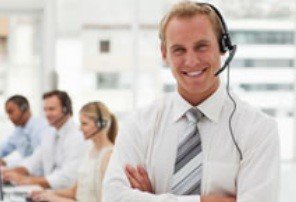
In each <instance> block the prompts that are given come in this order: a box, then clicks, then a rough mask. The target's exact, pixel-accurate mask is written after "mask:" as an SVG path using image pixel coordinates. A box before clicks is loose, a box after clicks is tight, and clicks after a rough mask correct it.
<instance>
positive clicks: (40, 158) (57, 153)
mask: <svg viewBox="0 0 296 202" xmlns="http://www.w3.org/2000/svg"><path fill="white" fill-rule="evenodd" d="M83 149H85V144H84V141H83V135H82V134H81V132H80V130H79V129H78V127H77V126H76V125H75V124H74V122H73V120H72V119H69V120H68V121H67V122H66V123H65V124H64V125H63V126H62V127H61V128H60V129H59V130H57V131H56V130H54V129H52V130H51V131H49V132H48V134H46V135H45V136H44V137H43V139H42V142H41V145H40V147H38V148H37V149H36V151H35V152H34V153H33V155H32V156H31V157H30V158H28V159H27V160H26V161H25V162H24V163H23V166H24V167H25V168H27V170H28V171H29V173H30V174H31V175H41V176H45V178H46V179H47V181H48V183H49V184H50V187H51V188H53V189H60V188H68V187H70V186H72V185H73V184H74V183H75V181H76V179H77V170H78V167H79V162H80V160H81V157H82V156H83V153H84V151H83Z"/></svg>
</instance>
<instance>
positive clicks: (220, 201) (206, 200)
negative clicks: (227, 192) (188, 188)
mask: <svg viewBox="0 0 296 202" xmlns="http://www.w3.org/2000/svg"><path fill="white" fill-rule="evenodd" d="M235 201H236V199H235V198H234V197H227V196H202V197H201V202H235Z"/></svg>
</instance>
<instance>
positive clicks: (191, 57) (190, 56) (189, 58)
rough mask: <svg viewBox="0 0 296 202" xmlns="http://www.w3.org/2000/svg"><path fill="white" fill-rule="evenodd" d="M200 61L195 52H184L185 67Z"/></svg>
mask: <svg viewBox="0 0 296 202" xmlns="http://www.w3.org/2000/svg"><path fill="white" fill-rule="evenodd" d="M199 63H200V60H199V58H198V56H197V55H196V53H195V52H193V51H190V52H188V53H187V54H186V58H185V65H186V67H195V66H196V65H197V64H199Z"/></svg>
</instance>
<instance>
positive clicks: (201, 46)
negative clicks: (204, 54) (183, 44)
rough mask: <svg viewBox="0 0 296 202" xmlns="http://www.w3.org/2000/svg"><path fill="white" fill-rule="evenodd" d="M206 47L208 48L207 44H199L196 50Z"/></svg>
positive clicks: (205, 48) (203, 49) (202, 49)
mask: <svg viewBox="0 0 296 202" xmlns="http://www.w3.org/2000/svg"><path fill="white" fill-rule="evenodd" d="M207 49H208V45H207V44H201V45H199V46H197V50H199V51H205V50H207Z"/></svg>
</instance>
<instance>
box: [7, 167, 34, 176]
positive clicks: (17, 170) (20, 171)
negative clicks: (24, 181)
mask: <svg viewBox="0 0 296 202" xmlns="http://www.w3.org/2000/svg"><path fill="white" fill-rule="evenodd" d="M8 172H15V173H18V174H20V175H29V171H28V170H27V168H25V167H16V168H13V169H10V170H8Z"/></svg>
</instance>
